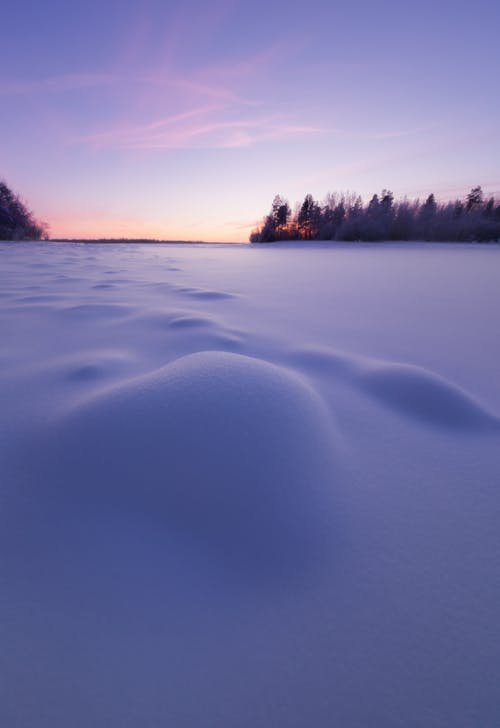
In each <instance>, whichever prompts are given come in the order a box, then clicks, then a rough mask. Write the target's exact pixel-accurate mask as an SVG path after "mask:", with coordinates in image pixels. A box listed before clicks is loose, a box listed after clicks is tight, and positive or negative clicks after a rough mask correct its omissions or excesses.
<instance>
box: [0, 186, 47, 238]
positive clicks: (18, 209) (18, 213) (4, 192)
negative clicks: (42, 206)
mask: <svg viewBox="0 0 500 728" xmlns="http://www.w3.org/2000/svg"><path fill="white" fill-rule="evenodd" d="M47 238H48V228H47V225H46V224H45V223H43V222H39V221H38V220H36V218H35V216H34V214H33V213H32V212H31V210H29V209H28V207H27V206H26V204H25V203H24V202H23V201H22V200H21V198H20V197H19V195H17V194H16V193H15V192H13V191H12V190H11V189H10V188H9V187H8V186H7V185H6V184H5V182H2V181H1V180H0V240H42V239H47Z"/></svg>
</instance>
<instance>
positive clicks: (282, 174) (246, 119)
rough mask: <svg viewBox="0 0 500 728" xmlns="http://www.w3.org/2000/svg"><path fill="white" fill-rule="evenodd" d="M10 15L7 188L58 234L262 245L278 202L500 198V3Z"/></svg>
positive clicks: (1, 123) (120, 8) (55, 10)
mask: <svg viewBox="0 0 500 728" xmlns="http://www.w3.org/2000/svg"><path fill="white" fill-rule="evenodd" d="M2 15H3V17H2V24H3V25H4V27H12V28H20V27H22V28H23V42H22V44H21V43H20V42H19V37H18V36H15V35H14V34H11V35H9V34H6V36H5V39H4V41H3V42H2V47H1V49H0V56H1V59H2V64H1V69H2V70H1V72H0V103H1V104H2V111H3V113H2V114H1V116H0V135H1V139H2V145H1V147H0V177H5V179H6V180H8V181H9V183H10V184H11V185H12V186H13V188H15V189H16V190H19V191H20V192H22V194H23V196H25V197H26V199H28V200H29V202H30V205H31V206H32V207H33V209H34V211H35V213H36V214H37V215H38V216H39V217H41V218H42V219H45V220H47V222H48V223H49V225H50V230H51V235H52V237H91V238H92V237H148V238H149V237H152V238H168V239H186V240H200V239H204V240H218V241H246V240H248V235H249V232H250V230H251V229H252V227H253V226H254V225H255V223H256V222H257V221H258V220H259V219H260V218H261V216H262V214H263V213H264V212H265V211H266V210H267V209H268V207H269V205H270V203H271V201H272V199H273V196H274V195H275V194H276V193H281V194H283V195H285V196H287V197H288V198H289V199H290V202H292V203H293V202H294V201H296V200H298V199H301V198H302V197H303V196H304V195H305V194H306V193H307V192H310V193H311V194H313V195H314V196H315V197H317V198H319V199H321V198H322V197H323V196H324V195H325V193H326V192H327V191H329V190H331V191H333V190H345V189H350V190H355V191H356V192H358V193H359V194H361V195H362V196H363V197H364V198H367V197H368V196H369V195H371V194H373V192H375V191H378V190H380V189H381V188H382V187H389V188H390V189H392V190H393V191H394V193H395V195H396V197H403V196H405V195H407V196H410V197H423V196H425V195H427V194H429V193H430V192H434V193H435V194H436V197H437V198H440V199H448V198H452V197H455V196H463V195H464V194H465V193H466V192H467V191H468V190H469V189H470V187H471V186H472V185H476V184H477V185H482V187H483V189H484V191H485V194H498V193H499V192H500V176H499V173H498V159H500V137H499V135H498V127H499V122H500V101H499V98H498V94H497V93H496V89H495V79H496V76H497V70H498V67H499V56H500V53H499V50H498V42H497V38H496V35H497V28H498V26H499V21H500V8H499V5H498V3H497V2H495V1H494V0H479V2H478V3H476V5H475V6H474V13H473V14H471V10H470V8H467V7H465V6H456V5H455V4H452V3H451V2H441V3H438V4H436V3H430V2H428V1H427V0H425V2H422V3H419V4H418V5H417V6H414V7H412V8H411V9H410V8H409V7H408V6H407V5H405V4H402V3H398V2H393V1H391V0H389V1H385V2H382V3H378V4H372V3H361V4H358V5H357V6H356V8H349V7H347V5H345V4H344V6H342V7H341V6H337V5H336V4H332V3H330V2H326V0H313V2H312V3H309V4H308V6H307V14H304V13H303V12H298V11H296V10H294V9H293V8H292V7H291V6H290V5H289V4H288V3H285V2H282V1H281V0H272V1H271V2H270V3H269V2H266V3H264V2H260V1H259V2H253V3H246V2H241V1H237V0H220V1H219V2H212V3H201V2H199V0H198V1H196V0H190V1H188V2H186V3H184V4H183V5H182V6H181V5H180V4H178V3H171V2H167V3H164V2H159V0H150V1H149V2H147V3H143V4H141V7H139V6H138V4H137V3H134V2H131V1H129V2H121V3H117V2H111V3H106V4H105V5H103V4H102V3H98V2H96V1H95V0H90V2H88V3H86V4H81V6H75V7H69V6H66V5H64V4H61V3H60V2H58V1H57V0H48V2H46V3H44V4H43V7H42V6H41V4H40V3H38V2H35V0H30V2H28V3H27V4H24V5H23V6H22V7H21V6H16V5H14V4H10V5H9V6H8V7H6V8H5V9H3V11H2ZM484 76H490V77H491V78H490V83H485V82H484ZM479 77H481V78H483V80H482V82H481V83H478V78H479ZM486 89H489V92H486Z"/></svg>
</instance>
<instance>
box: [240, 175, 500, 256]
mask: <svg viewBox="0 0 500 728" xmlns="http://www.w3.org/2000/svg"><path fill="white" fill-rule="evenodd" d="M499 239H500V201H498V200H496V199H495V198H494V197H489V198H488V199H485V197H484V194H483V191H482V188H481V187H473V188H472V189H471V191H470V192H469V194H468V195H467V196H466V198H465V199H464V200H459V199H457V200H454V201H452V202H438V201H437V200H436V198H435V196H434V194H430V195H429V196H428V197H427V198H426V199H425V200H424V201H420V200H408V199H402V200H399V201H396V200H395V199H394V194H393V193H392V192H391V191H390V190H387V189H384V190H382V192H381V193H380V194H374V195H373V197H372V198H371V199H370V201H369V202H368V204H364V203H363V200H362V199H361V197H360V196H359V195H357V194H356V193H352V192H344V193H328V195H327V196H326V198H325V200H324V202H322V203H319V202H318V201H316V200H315V199H314V198H313V196H312V195H310V194H307V195H306V196H305V198H304V201H303V202H302V203H298V204H297V205H296V206H295V209H294V211H293V212H292V209H291V207H290V205H289V203H288V201H287V200H286V199H285V198H283V197H281V196H280V195H276V197H275V198H274V200H273V203H272V206H271V210H270V212H269V214H268V215H266V217H265V218H264V219H263V221H262V224H261V226H260V227H258V228H257V229H256V230H253V231H252V233H251V235H250V242H251V243H271V242H274V241H279V240H344V241H353V242H355V241H366V242H376V241H382V240H394V241H396V240H401V241H404V240H414V241H417V240H418V241H436V242H493V241H498V240H499Z"/></svg>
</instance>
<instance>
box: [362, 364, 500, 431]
mask: <svg viewBox="0 0 500 728" xmlns="http://www.w3.org/2000/svg"><path fill="white" fill-rule="evenodd" d="M362 387H363V389H364V390H365V391H366V392H367V393H369V394H370V395H372V396H374V397H376V398H377V399H380V400H381V401H382V402H384V403H385V404H386V405H388V406H390V407H392V408H393V409H395V410H398V411H400V412H403V413H404V414H407V415H410V416H412V417H414V418H416V419H420V420H423V421H424V422H428V423H429V424H434V425H438V426H441V427H446V428H450V429H453V430H464V431H476V432H484V431H488V430H492V431H494V430H498V429H500V420H499V419H498V418H497V417H496V416H495V415H493V414H490V413H489V412H488V411H487V410H485V409H484V408H483V407H482V405H481V404H480V403H479V402H478V401H477V400H475V399H474V398H473V397H471V396H470V395H469V394H468V393H467V392H465V391H464V390H462V389H461V388H460V387H458V386H456V385H455V384H453V383H451V382H449V381H448V380H447V379H445V378H444V377H441V376H439V375H438V374H435V373H434V372H430V371H428V370H427V369H424V368H423V367H419V366H414V365H411V364H387V363H384V364H380V365H376V364H371V365H370V366H369V367H366V369H365V371H364V372H363V375H362Z"/></svg>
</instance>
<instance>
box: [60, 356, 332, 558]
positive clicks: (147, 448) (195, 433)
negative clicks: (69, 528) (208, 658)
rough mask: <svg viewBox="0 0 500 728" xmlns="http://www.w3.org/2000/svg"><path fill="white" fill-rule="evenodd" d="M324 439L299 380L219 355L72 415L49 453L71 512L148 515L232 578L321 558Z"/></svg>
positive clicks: (323, 417)
mask: <svg viewBox="0 0 500 728" xmlns="http://www.w3.org/2000/svg"><path fill="white" fill-rule="evenodd" d="M334 437H335V435H334V430H333V426H332V422H331V419H330V417H329V415H328V414H327V412H326V409H325V408H324V406H323V402H322V400H321V399H320V398H319V397H318V395H317V394H316V393H315V391H314V390H313V389H312V388H311V387H310V386H309V385H308V384H307V383H306V381H305V380H303V379H302V378H301V377H300V376H299V375H296V374H294V373H291V372H289V371H287V370H286V369H283V368H281V367H278V366H275V365H273V364H269V363H267V362H265V361H263V360H259V359H255V358H252V357H247V356H241V355H236V354H230V353H225V352H217V351H205V352H201V353H196V354H190V355H188V356H184V357H181V358H180V359H177V360H175V361H174V362H173V363H170V364H168V365H166V366H164V367H162V368H160V369H158V370H156V371H154V372H152V373H150V374H148V375H146V376H142V377H138V378H135V379H132V380H129V381H127V382H126V383H124V384H121V385H119V386H115V387H113V388H111V389H109V390H107V391H106V392H105V393H104V394H99V395H98V396H95V397H92V398H91V399H89V400H87V401H86V402H85V403H84V404H83V405H80V406H79V407H76V408H74V409H73V410H72V411H71V412H70V413H69V414H67V415H65V416H64V417H63V418H62V421H60V422H59V423H58V425H57V432H56V433H55V437H54V440H53V446H51V447H50V448H49V451H51V452H52V454H51V455H50V456H49V461H48V462H49V467H51V468H52V478H51V479H52V482H53V483H55V484H56V486H57V487H58V488H60V489H61V490H62V491H63V492H64V491H65V492H66V494H67V496H68V497H69V499H70V500H71V501H73V503H74V504H75V505H76V506H77V508H78V509H81V508H82V507H83V508H85V507H90V508H91V509H99V511H100V512H102V511H103V509H109V510H110V511H111V512H117V511H123V509H126V510H127V512H129V513H131V512H132V513H140V514H142V516H144V515H145V514H146V516H147V517H149V516H151V518H152V519H153V520H154V521H155V522H158V519H159V521H160V523H162V524H163V525H162V527H165V526H166V527H167V528H169V529H171V530H172V531H175V532H176V533H178V534H179V536H180V537H181V539H184V541H185V542H188V543H189V544H190V545H191V546H192V545H193V544H194V545H195V547H196V548H202V549H203V551H204V552H206V551H207V550H208V551H210V552H211V553H212V554H214V555H215V556H216V557H217V559H218V560H220V561H221V562H224V563H230V564H232V565H236V566H237V567H238V569H241V568H243V569H247V570H248V569H257V570H258V571H259V573H261V572H264V571H266V570H272V572H273V573H276V570H277V569H287V568H288V567H290V568H292V569H296V568H297V567H303V566H304V565H306V564H307V563H311V558H312V557H313V554H316V555H318V554H319V550H320V548H321V549H323V548H324V545H325V539H326V538H327V537H328V533H329V531H330V530H332V529H333V525H332V523H331V516H332V508H331V500H332V495H333V491H334V479H335V463H334V457H333V446H334Z"/></svg>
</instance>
